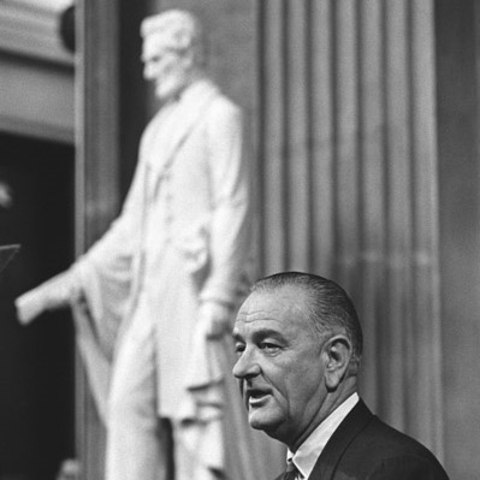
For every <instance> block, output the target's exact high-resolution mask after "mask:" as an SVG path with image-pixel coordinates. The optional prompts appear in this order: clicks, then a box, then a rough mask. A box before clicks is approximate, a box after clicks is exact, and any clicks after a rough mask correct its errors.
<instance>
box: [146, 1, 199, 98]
mask: <svg viewBox="0 0 480 480" xmlns="http://www.w3.org/2000/svg"><path fill="white" fill-rule="evenodd" d="M141 34H142V37H143V50H142V60H143V62H144V65H145V66H144V77H145V78H146V79H147V80H151V81H152V82H154V83H155V92H156V95H157V96H158V97H159V98H160V99H161V100H167V99H169V98H171V97H173V96H175V95H177V94H178V93H179V92H181V91H182V90H183V89H184V88H185V87H186V86H188V85H189V84H190V83H191V82H192V81H193V80H194V79H196V78H197V77H198V76H199V75H200V74H201V72H202V69H203V64H204V46H203V38H202V28H201V26H200V23H199V22H198V20H197V19H196V18H195V16H194V15H192V14H191V13H190V12H187V11H184V10H168V11H166V12H163V13H160V14H157V15H153V16H151V17H147V18H146V19H145V20H144V21H143V22H142V25H141Z"/></svg>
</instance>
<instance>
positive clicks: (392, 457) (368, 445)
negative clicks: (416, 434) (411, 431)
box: [357, 417, 448, 480]
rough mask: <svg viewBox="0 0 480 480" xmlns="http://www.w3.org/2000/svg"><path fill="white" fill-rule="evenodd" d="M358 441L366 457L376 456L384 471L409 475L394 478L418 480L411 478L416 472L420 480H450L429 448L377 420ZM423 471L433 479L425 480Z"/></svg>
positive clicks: (374, 419) (375, 419)
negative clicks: (421, 479) (368, 454)
mask: <svg viewBox="0 0 480 480" xmlns="http://www.w3.org/2000/svg"><path fill="white" fill-rule="evenodd" d="M357 442H358V445H357V446H358V448H359V449H360V450H363V452H364V453H363V454H364V455H365V453H366V452H372V454H374V456H375V457H376V458H377V464H378V465H381V466H382V469H389V470H392V471H398V470H399V469H400V470H401V471H404V472H405V475H406V476H404V477H402V476H399V477H395V478H412V479H413V478H417V477H410V476H409V475H411V474H413V473H412V472H417V473H418V475H420V476H419V477H418V478H425V479H428V478H432V479H435V480H448V476H447V474H446V473H445V471H444V469H443V467H442V466H441V464H440V462H439V461H438V460H437V458H436V457H435V456H434V455H433V453H432V452H431V451H430V450H429V449H428V448H427V447H426V446H424V445H422V444H421V443H420V442H418V441H417V440H415V439H414V438H412V437H410V436H408V435H406V434H404V433H402V432H400V431H399V430H397V429H395V428H393V427H391V426H389V425H387V424H386V423H384V422H382V421H381V420H380V419H378V418H377V417H374V418H373V420H372V422H371V423H370V424H369V425H368V426H367V428H365V430H364V431H363V432H362V434H361V436H359V438H358V439H357ZM409 472H410V473H409ZM422 472H424V473H425V472H430V473H431V474H432V475H433V476H431V477H429V476H425V477H422V476H421V475H423V473H422ZM375 478H376V477H375ZM379 478H381V477H379Z"/></svg>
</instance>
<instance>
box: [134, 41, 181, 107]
mask: <svg viewBox="0 0 480 480" xmlns="http://www.w3.org/2000/svg"><path fill="white" fill-rule="evenodd" d="M142 60H143V62H144V70H143V76H144V77H145V79H146V80H151V81H152V82H154V83H155V94H156V95H157V97H158V98H159V99H160V100H168V99H169V98H171V97H173V96H174V95H176V94H177V93H179V92H180V91H181V90H182V89H183V88H184V87H186V86H187V83H188V78H189V77H188V74H189V72H190V69H191V63H190V62H189V61H188V60H187V58H186V57H185V56H183V55H182V54H181V53H179V52H177V51H175V50H173V49H172V48H170V47H169V46H168V44H167V39H166V38H165V36H164V35H162V34H161V33H152V34H150V35H147V36H146V37H145V39H144V41H143V51H142Z"/></svg>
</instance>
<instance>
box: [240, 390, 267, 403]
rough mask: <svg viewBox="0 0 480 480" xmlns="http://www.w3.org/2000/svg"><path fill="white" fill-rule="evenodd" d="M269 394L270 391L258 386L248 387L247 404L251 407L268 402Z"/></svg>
mask: <svg viewBox="0 0 480 480" xmlns="http://www.w3.org/2000/svg"><path fill="white" fill-rule="evenodd" d="M269 396H270V392H269V391H267V390H260V389H257V388H252V389H248V390H247V392H246V400H247V405H248V406H249V407H260V406H262V405H263V404H264V403H265V402H266V400H267V398H268V397H269Z"/></svg>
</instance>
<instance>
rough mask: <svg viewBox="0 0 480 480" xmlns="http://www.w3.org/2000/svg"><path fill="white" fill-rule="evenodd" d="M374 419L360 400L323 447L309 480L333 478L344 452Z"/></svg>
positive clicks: (328, 479)
mask: <svg viewBox="0 0 480 480" xmlns="http://www.w3.org/2000/svg"><path fill="white" fill-rule="evenodd" d="M374 418H375V417H374V416H373V414H372V413H371V412H370V410H369V409H368V408H367V406H366V405H365V403H363V401H362V400H360V401H359V402H358V403H357V405H355V407H354V408H353V410H352V411H351V412H350V413H349V414H348V415H347V416H346V418H345V420H344V421H343V422H342V423H341V424H340V426H339V427H338V428H337V430H335V432H334V433H333V435H332V436H331V438H330V440H329V441H328V442H327V444H326V445H325V448H324V449H323V451H322V453H321V454H320V457H318V460H317V463H316V464H315V467H314V468H313V471H312V473H311V474H310V477H309V480H310V479H311V480H314V479H316V478H321V479H322V480H330V479H331V478H333V474H334V472H335V469H336V467H337V465H338V462H339V461H340V459H341V458H342V456H343V454H344V453H345V450H346V449H347V448H348V446H349V445H350V443H351V442H352V441H353V440H354V439H355V438H356V437H357V435H358V434H359V433H360V432H361V431H362V430H363V429H364V428H365V427H366V426H367V425H368V424H369V423H370V422H371V421H372V420H373V419H374Z"/></svg>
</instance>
